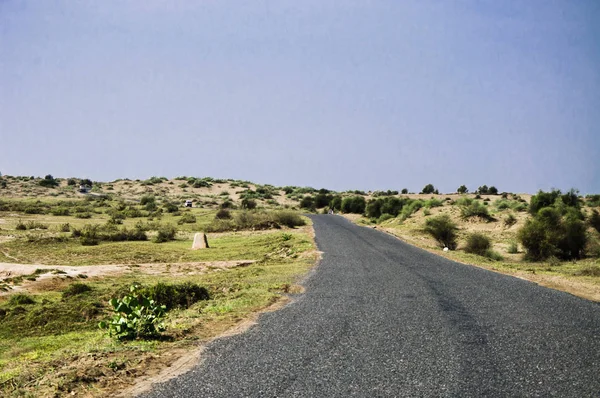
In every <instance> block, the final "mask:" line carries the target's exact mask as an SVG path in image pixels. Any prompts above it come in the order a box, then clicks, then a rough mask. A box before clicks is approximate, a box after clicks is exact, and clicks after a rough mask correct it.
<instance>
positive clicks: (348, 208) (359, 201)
mask: <svg viewBox="0 0 600 398" xmlns="http://www.w3.org/2000/svg"><path fill="white" fill-rule="evenodd" d="M365 207H366V201H365V198H364V197H362V196H350V197H347V198H344V199H343V200H342V207H341V210H342V212H344V213H355V214H363V213H364V212H365Z"/></svg>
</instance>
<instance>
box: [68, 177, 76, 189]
mask: <svg viewBox="0 0 600 398" xmlns="http://www.w3.org/2000/svg"><path fill="white" fill-rule="evenodd" d="M67 185H68V186H70V187H71V186H73V185H77V180H76V179H74V178H68V179H67Z"/></svg>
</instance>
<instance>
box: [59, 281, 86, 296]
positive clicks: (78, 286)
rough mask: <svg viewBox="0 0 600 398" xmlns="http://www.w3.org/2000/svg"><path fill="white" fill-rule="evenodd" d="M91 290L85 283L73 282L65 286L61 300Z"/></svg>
mask: <svg viewBox="0 0 600 398" xmlns="http://www.w3.org/2000/svg"><path fill="white" fill-rule="evenodd" d="M91 290H92V288H91V287H90V286H89V285H86V284H85V283H79V282H75V283H71V284H70V285H69V286H67V288H66V289H65V290H64V291H63V293H62V296H63V298H65V297H72V296H77V295H79V294H83V293H86V292H90V291H91Z"/></svg>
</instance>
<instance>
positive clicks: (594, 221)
mask: <svg viewBox="0 0 600 398" xmlns="http://www.w3.org/2000/svg"><path fill="white" fill-rule="evenodd" d="M588 223H589V224H590V226H591V227H592V228H594V229H595V230H596V231H598V232H600V214H599V213H598V211H596V210H595V209H594V210H592V214H590V216H589V218H588Z"/></svg>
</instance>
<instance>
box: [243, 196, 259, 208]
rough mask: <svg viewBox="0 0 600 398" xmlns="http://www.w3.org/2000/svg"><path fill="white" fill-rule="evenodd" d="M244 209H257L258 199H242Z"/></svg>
mask: <svg viewBox="0 0 600 398" xmlns="http://www.w3.org/2000/svg"><path fill="white" fill-rule="evenodd" d="M242 209H246V210H253V209H256V200H254V199H249V198H244V199H242Z"/></svg>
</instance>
